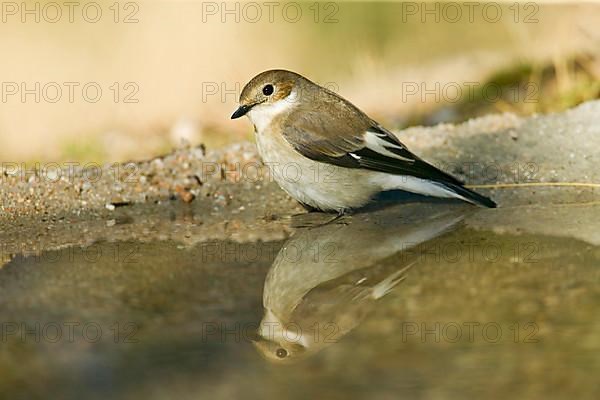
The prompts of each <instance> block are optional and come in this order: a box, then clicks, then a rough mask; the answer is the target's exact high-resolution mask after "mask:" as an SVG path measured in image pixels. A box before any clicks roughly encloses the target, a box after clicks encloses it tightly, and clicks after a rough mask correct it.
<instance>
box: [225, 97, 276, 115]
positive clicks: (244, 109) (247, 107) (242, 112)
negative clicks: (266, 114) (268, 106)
mask: <svg viewBox="0 0 600 400" xmlns="http://www.w3.org/2000/svg"><path fill="white" fill-rule="evenodd" d="M265 101H267V100H266V99H265V100H262V101H257V102H256V103H251V104H242V105H241V106H239V107H238V109H237V110H235V112H234V113H233V114H231V119H236V118H239V117H243V116H244V115H246V114H247V113H248V111H250V110H251V109H252V107H254V106H256V105H259V104H261V103H264V102H265Z"/></svg>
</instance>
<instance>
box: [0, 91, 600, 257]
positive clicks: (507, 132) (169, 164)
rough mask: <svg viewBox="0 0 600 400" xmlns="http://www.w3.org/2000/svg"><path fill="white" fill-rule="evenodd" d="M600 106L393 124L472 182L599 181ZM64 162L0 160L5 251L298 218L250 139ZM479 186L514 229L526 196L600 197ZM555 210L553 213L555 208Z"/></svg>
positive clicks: (272, 234) (259, 233)
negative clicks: (79, 163) (148, 155)
mask: <svg viewBox="0 0 600 400" xmlns="http://www.w3.org/2000/svg"><path fill="white" fill-rule="evenodd" d="M598 115H600V102H590V103H586V104H583V105H581V106H579V107H577V108H575V109H573V110H570V111H568V112H565V113H561V114H554V115H547V116H534V117H531V118H519V117H516V116H514V115H511V114H503V115H493V116H487V117H483V118H479V119H475V120H471V121H468V122H466V123H464V124H461V125H438V126H436V127H432V128H423V127H415V128H410V129H407V130H403V131H400V132H398V133H397V134H398V136H399V137H400V138H401V140H402V141H404V142H405V143H406V144H407V145H408V147H409V148H410V149H412V150H413V151H414V152H415V153H417V154H419V155H421V156H422V157H424V158H425V159H427V160H429V161H430V162H432V163H434V164H435V165H437V166H439V167H441V168H442V169H445V170H446V171H448V172H450V173H452V174H455V175H457V176H459V177H460V178H462V179H463V180H464V181H465V182H467V183H468V184H496V183H548V182H587V183H591V182H600V171H599V170H598V168H595V167H593V166H598V165H600V155H599V152H600V143H598V141H599V140H600V127H598V125H597V123H596V120H597V116H598ZM61 166H62V167H63V168H62V169H58V168H57V164H41V165H38V171H37V172H33V171H32V167H31V166H28V167H27V168H24V166H18V165H13V164H5V165H3V170H2V174H1V175H0V176H1V182H0V232H1V233H0V243H3V246H4V247H5V248H4V250H3V254H4V255H5V256H6V254H9V255H10V254H15V253H29V252H37V251H39V250H41V249H49V248H54V247H57V246H65V245H69V244H70V245H75V244H80V245H84V244H89V243H91V242H94V241H97V240H99V239H108V240H127V239H139V240H144V241H149V240H154V239H159V240H162V239H166V238H169V239H173V240H177V241H179V242H183V243H185V244H193V243H197V242H201V241H204V240H208V239H231V240H235V241H239V242H246V241H255V240H258V239H261V240H280V239H282V238H285V237H287V236H288V235H289V233H290V231H291V229H292V228H291V227H290V223H289V217H290V216H291V215H293V214H297V213H301V212H303V209H302V208H300V207H299V206H298V204H297V203H296V202H295V201H294V200H293V199H291V198H289V197H288V196H287V195H286V194H285V193H284V192H282V191H281V190H280V189H279V188H278V187H277V185H276V184H275V183H274V182H272V180H271V178H270V174H269V171H268V169H267V168H266V167H264V166H263V165H262V164H261V163H260V160H259V157H258V155H257V152H256V148H255V146H254V144H251V143H239V144H235V145H232V146H230V147H228V148H226V149H225V150H220V151H210V150H208V151H207V150H205V149H204V148H203V147H194V148H189V147H188V148H180V149H177V150H175V151H173V152H172V153H170V154H167V155H164V156H161V157H157V158H155V159H152V160H148V161H141V162H132V163H126V164H111V165H104V166H101V167H100V166H95V165H89V166H88V168H80V167H69V166H68V165H65V164H63V165H61ZM478 190H480V191H481V192H482V193H484V194H486V195H489V196H491V197H492V198H493V199H494V200H495V201H496V202H497V203H498V204H499V207H501V208H504V209H507V208H510V209H513V214H514V216H515V217H514V218H513V221H512V223H511V226H513V228H514V229H517V228H516V227H518V226H521V225H524V226H532V225H535V224H536V223H537V224H538V225H540V229H542V230H543V223H540V221H539V216H532V217H531V218H524V217H523V215H526V214H527V212H523V211H522V210H523V208H520V207H522V206H531V205H533V206H536V205H540V206H542V205H550V204H552V205H561V204H562V205H564V206H577V205H580V204H589V203H594V202H597V200H598V194H597V191H598V189H597V188H596V189H594V188H590V187H521V188H502V189H485V188H483V189H478ZM557 210H559V208H556V207H555V208H554V209H553V212H552V213H553V214H552V215H554V214H556V213H558V214H560V211H557ZM587 210H589V208H587ZM592 210H593V208H592ZM505 211H506V210H505ZM528 212H529V211H528ZM590 212H591V211H590ZM534 214H535V213H534ZM492 215H493V214H490V217H489V218H493V217H492ZM507 215H508V214H507V213H506V212H504V213H503V214H502V218H504V219H505V218H507ZM548 215H550V214H548ZM568 215H569V213H566V214H565V215H563V216H562V217H561V216H558V217H556V218H568ZM590 218H593V216H592V215H590ZM589 229H592V230H593V228H589ZM576 231H577V232H571V233H573V234H584V235H586V238H588V240H590V241H593V242H596V241H597V240H598V237H597V234H593V232H587V233H586V232H584V231H585V228H582V227H577V228H576ZM588 233H589V235H588Z"/></svg>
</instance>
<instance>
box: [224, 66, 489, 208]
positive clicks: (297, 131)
mask: <svg viewBox="0 0 600 400" xmlns="http://www.w3.org/2000/svg"><path fill="white" fill-rule="evenodd" d="M243 115H246V116H248V118H249V119H250V121H252V123H253V124H254V129H255V133H256V143H257V146H258V151H259V153H260V155H261V157H262V159H263V161H264V163H265V164H266V165H267V166H268V167H269V168H270V169H271V172H272V176H273V178H274V179H275V181H276V182H277V183H278V184H279V186H281V188H282V189H283V190H285V191H286V192H287V193H288V194H289V195H290V196H292V197H293V198H295V199H296V200H298V201H299V202H300V203H301V204H302V205H304V206H305V207H306V208H307V209H309V210H310V209H316V210H321V211H335V212H337V213H339V214H343V213H344V212H345V211H347V210H350V209H356V208H360V207H362V206H364V205H366V204H367V203H369V202H370V201H371V200H372V199H373V197H374V196H375V195H376V194H377V193H379V192H383V191H389V190H402V191H406V192H411V193H418V194H422V195H427V196H434V197H444V198H456V199H460V200H464V201H467V202H469V203H472V204H477V205H480V206H484V207H496V204H495V203H494V202H493V201H492V200H490V199H488V198H487V197H484V196H482V195H480V194H478V193H475V192H474V191H472V190H469V189H467V188H465V187H464V186H463V183H462V182H461V181H459V180H458V179H456V178H454V177H453V176H451V175H449V174H447V173H445V172H443V171H441V170H439V169H437V168H435V167H434V166H432V165H431V164H428V163H427V162H425V161H424V160H422V159H420V158H419V157H417V156H416V155H414V154H413V153H411V152H410V151H409V150H408V149H407V148H406V146H404V145H403V144H402V143H401V142H400V141H399V140H398V139H397V138H396V136H394V134H392V133H391V132H390V131H388V130H387V129H385V128H384V127H382V126H381V125H379V124H378V123H377V122H375V121H373V120H372V119H371V118H369V117H368V116H367V115H366V114H365V113H364V112H362V111H361V110H359V109H358V108H357V107H356V106H354V105H353V104H352V103H350V102H349V101H348V100H346V99H343V98H342V97H340V96H338V95H337V94H335V93H333V92H332V91H330V90H328V89H325V88H323V87H321V86H319V85H317V84H315V83H313V82H311V81H310V80H308V79H306V78H304V77H303V76H301V75H299V74H296V73H294V72H291V71H285V70H270V71H265V72H263V73H261V74H259V75H257V76H255V77H254V78H253V79H252V80H251V81H250V82H248V84H247V85H246V86H245V87H244V89H243V90H242V93H241V95H240V106H239V108H238V109H237V110H236V111H235V112H234V113H233V115H232V116H231V118H232V119H235V118H239V117H241V116H243Z"/></svg>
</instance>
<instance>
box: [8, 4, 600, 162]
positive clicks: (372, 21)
mask: <svg viewBox="0 0 600 400" xmlns="http://www.w3.org/2000/svg"><path fill="white" fill-rule="evenodd" d="M72 4H73V5H70V6H69V5H65V3H62V2H58V3H56V2H34V1H26V2H2V5H1V6H2V10H1V12H2V15H1V17H2V20H1V23H0V54H2V62H0V81H1V88H0V89H1V104H0V161H2V162H28V163H29V162H36V161H57V162H58V161H65V160H70V161H96V162H107V161H126V160H131V159H144V158H148V157H151V156H155V155H158V154H161V153H165V152H168V151H169V150H170V149H171V148H173V147H174V146H179V145H181V144H182V143H186V142H187V143H191V144H192V145H198V144H200V143H204V144H206V146H207V147H211V148H214V147H219V146H223V145H225V144H227V143H231V142H235V141H240V140H251V139H252V127H251V125H250V123H249V122H248V121H247V120H239V121H231V120H230V119H229V117H230V115H231V113H232V112H233V110H234V109H235V108H236V103H237V98H238V96H239V93H240V91H241V89H242V88H243V86H244V84H245V83H246V82H247V81H248V80H249V79H250V78H252V77H253V76H254V75H256V74H257V73H259V72H261V71H263V70H266V69H271V68H285V69H291V70H294V71H296V72H299V73H301V74H303V75H305V76H306V77H308V78H310V79H312V80H313V81H315V82H317V83H320V84H322V85H324V86H327V87H328V88H330V89H333V90H334V91H337V92H338V93H340V94H341V95H343V96H344V97H346V98H348V99H349V100H351V101H352V102H353V103H355V104H356V105H358V106H359V107H361V108H363V109H364V110H365V111H367V112H368V113H369V114H370V115H371V117H373V118H375V119H377V120H378V121H379V122H381V123H382V124H384V125H386V126H389V127H391V128H402V127H406V126H409V125H415V124H423V125H431V124H436V123H441V122H460V121H464V120H465V119H468V118H470V117H473V116H477V115H484V114H487V113H498V112H507V111H508V112H515V113H518V114H525V115H527V114H532V113H546V112H552V111H558V110H562V109H565V108H568V107H571V106H574V105H576V104H578V103H581V102H583V101H585V100H588V99H593V98H598V97H599V95H600V85H599V81H600V79H599V78H600V4H596V3H592V2H585V3H583V2H582V3H577V2H573V1H566V2H564V3H561V2H549V1H541V2H540V1H538V2H525V3H515V2H471V3H464V4H459V3H455V2H453V3H443V2H442V3H433V2H405V3H400V2H344V3H341V2H319V3H315V2H272V3H263V2H251V3H243V2H241V3H240V2H227V3H223V2H220V1H219V2H200V1H135V2H126V1H125V2H114V1H112V0H111V1H108V2H86V1H82V2H74V3H72Z"/></svg>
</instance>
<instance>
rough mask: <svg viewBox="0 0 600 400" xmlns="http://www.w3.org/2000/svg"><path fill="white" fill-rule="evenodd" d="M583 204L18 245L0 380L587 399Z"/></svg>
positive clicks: (134, 392)
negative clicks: (274, 234)
mask: <svg viewBox="0 0 600 400" xmlns="http://www.w3.org/2000/svg"><path fill="white" fill-rule="evenodd" d="M590 215H592V216H593V215H598V207H597V206H594V205H590V206H568V207H561V208H559V207H554V208H553V207H539V208H536V207H525V208H519V209H515V208H512V209H511V208H506V209H497V210H480V209H475V208H473V207H469V206H466V207H465V206H463V205H448V204H436V203H432V204H425V205H423V204H420V205H419V204H407V205H402V206H398V207H392V208H386V209H381V210H371V211H369V212H366V213H362V214H358V215H354V216H351V217H346V218H344V219H342V220H340V221H336V222H334V223H326V222H327V219H328V217H327V216H322V215H318V214H316V215H315V214H313V215H309V216H298V217H294V218H292V220H291V223H292V224H293V225H294V226H295V227H296V228H295V230H294V233H293V234H292V236H291V237H290V238H289V239H287V240H284V241H272V242H256V243H243V244H240V243H236V242H233V241H207V242H203V243H199V244H196V245H191V246H182V245H181V243H179V242H174V241H169V240H166V241H156V242H152V243H143V242H140V241H122V242H111V241H106V240H99V241H97V242H95V243H94V244H92V245H90V246H88V247H83V248H82V247H68V246H65V247H63V248H61V249H59V250H48V251H45V252H43V253H41V254H39V255H31V256H21V255H17V256H16V257H15V258H14V259H12V261H10V262H8V263H7V264H5V265H4V267H3V268H2V269H0V305H1V311H0V312H1V315H2V329H1V331H0V333H1V336H0V391H1V393H3V395H4V396H5V397H6V398H23V399H25V398H27V399H32V398H48V393H52V396H51V397H52V398H67V399H70V398H92V399H94V398H107V397H109V398H123V399H142V398H144V399H147V398H150V399H163V398H182V399H188V398H189V399H192V398H194V399H197V398H203V399H204V398H216V399H220V398H224V399H230V398H249V399H254V398H256V399H259V398H260V399H265V398H266V399H270V398H293V399H296V398H307V397H311V398H312V397H319V398H328V399H337V398H340V399H342V398H343V399H347V398H369V399H388V398H389V399H392V398H393V399H396V398H404V397H405V398H467V397H475V396H478V397H484V398H506V397H509V396H520V397H523V398H542V397H544V398H565V397H567V396H569V397H572V396H576V397H577V398H595V395H597V393H598V392H599V389H600V387H599V383H598V380H597V379H596V378H595V377H597V376H598V372H599V371H600V359H599V358H598V350H600V324H599V323H598V318H597V310H598V306H599V305H600V289H599V287H600V286H599V285H598V280H599V276H600V275H599V272H598V265H599V264H598V261H599V260H600V248H599V247H598V237H597V236H596V235H597V233H596V232H597V231H598V230H597V227H598V226H597V225H598V223H597V221H594V220H593V219H591V218H590V217H589V216H590ZM515 216H520V218H516V217H515ZM540 220H544V221H546V223H544V224H540V223H539V221H540ZM535 221H538V224H536V223H534V222H535ZM165 223H168V222H165ZM172 223H175V222H172ZM4 396H3V397H4Z"/></svg>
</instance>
